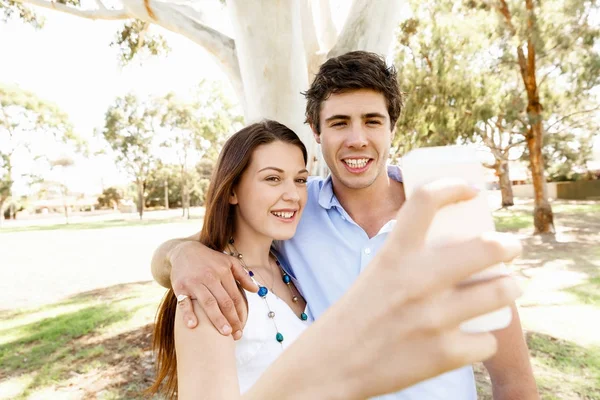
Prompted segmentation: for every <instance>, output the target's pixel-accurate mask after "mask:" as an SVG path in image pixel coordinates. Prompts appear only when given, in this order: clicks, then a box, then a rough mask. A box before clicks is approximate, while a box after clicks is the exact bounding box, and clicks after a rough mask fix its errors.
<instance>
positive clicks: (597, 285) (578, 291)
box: [566, 277, 600, 307]
mask: <svg viewBox="0 0 600 400" xmlns="http://www.w3.org/2000/svg"><path fill="white" fill-rule="evenodd" d="M566 291H567V292H569V293H571V294H574V295H575V296H577V298H578V299H579V301H580V302H581V303H583V304H591V305H594V306H598V307H600V277H595V278H591V279H590V280H588V281H587V282H586V283H583V284H581V285H577V286H574V287H572V288H569V289H567V290H566Z"/></svg>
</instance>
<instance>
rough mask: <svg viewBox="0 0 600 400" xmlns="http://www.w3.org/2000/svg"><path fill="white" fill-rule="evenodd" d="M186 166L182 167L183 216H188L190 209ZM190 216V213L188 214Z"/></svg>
mask: <svg viewBox="0 0 600 400" xmlns="http://www.w3.org/2000/svg"><path fill="white" fill-rule="evenodd" d="M185 178H186V177H185V167H183V166H182V167H181V212H182V214H181V216H182V217H183V218H185V217H186V211H188V212H189V210H188V207H189V205H188V198H187V179H185ZM188 218H189V215H188Z"/></svg>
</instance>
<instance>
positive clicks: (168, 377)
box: [147, 120, 307, 399]
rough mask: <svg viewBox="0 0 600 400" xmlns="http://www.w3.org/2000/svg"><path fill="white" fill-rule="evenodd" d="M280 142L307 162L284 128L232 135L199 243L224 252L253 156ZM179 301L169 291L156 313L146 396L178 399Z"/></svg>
mask: <svg viewBox="0 0 600 400" xmlns="http://www.w3.org/2000/svg"><path fill="white" fill-rule="evenodd" d="M275 141H281V142H285V143H290V144H293V145H295V146H298V148H300V150H302V155H303V156H304V163H305V164H306V162H307V153H306V148H305V147H304V145H303V144H302V141H301V140H300V139H299V138H298V136H297V135H296V134H295V133H294V132H293V131H292V130H291V129H289V128H287V127H286V126H285V125H282V124H280V123H279V122H276V121H270V120H265V121H262V122H258V123H255V124H252V125H249V126H247V127H245V128H243V129H242V130H240V131H238V132H236V133H235V134H233V135H232V136H231V137H230V138H229V139H228V140H227V142H226V143H225V145H224V146H223V150H221V154H220V155H219V160H218V161H217V165H216V166H215V170H214V172H213V175H212V179H211V181H210V186H209V187H208V193H207V195H206V212H205V214H204V224H203V225H202V230H201V231H200V242H201V243H202V244H203V245H205V246H207V247H209V248H211V249H213V250H218V251H221V250H223V249H224V248H225V247H226V246H227V242H228V240H229V238H230V237H232V236H233V232H234V229H235V226H234V215H235V214H234V212H233V206H232V205H231V204H229V196H230V195H231V194H232V193H233V189H234V187H235V185H236V184H237V183H238V182H239V180H240V178H241V176H242V174H243V172H244V171H245V170H246V168H247V167H248V164H249V163H250V159H251V157H252V153H253V152H254V150H255V149H256V148H257V147H258V146H260V145H263V144H269V143H272V142H275ZM176 309H177V299H176V297H175V294H174V293H173V289H169V290H168V291H167V293H166V295H165V297H164V298H163V300H162V302H161V304H160V306H159V308H158V311H157V313H156V325H155V327H154V339H153V342H152V347H153V350H154V353H155V354H156V364H157V373H156V381H155V382H154V384H153V385H152V386H151V387H150V388H149V389H148V390H147V394H150V395H151V394H156V393H158V392H162V393H163V394H164V395H166V396H167V398H170V399H172V398H175V397H176V391H177V358H176V354H175V332H174V326H175V311H176Z"/></svg>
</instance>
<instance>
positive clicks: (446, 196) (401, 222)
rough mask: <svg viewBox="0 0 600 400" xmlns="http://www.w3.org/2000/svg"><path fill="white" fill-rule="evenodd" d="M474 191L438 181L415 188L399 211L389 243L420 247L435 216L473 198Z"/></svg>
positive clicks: (454, 181)
mask: <svg viewBox="0 0 600 400" xmlns="http://www.w3.org/2000/svg"><path fill="white" fill-rule="evenodd" d="M478 192H479V191H478V189H476V188H474V187H472V186H469V185H468V184H467V183H466V181H463V180H460V179H440V180H437V181H434V182H431V183H428V184H426V185H423V186H421V187H420V188H418V189H417V190H416V191H415V192H414V194H413V195H412V196H411V198H410V199H408V200H407V201H406V203H405V204H404V205H403V206H402V207H401V208H400V211H399V212H398V216H397V223H396V228H395V229H394V230H393V231H392V234H391V235H390V236H391V237H392V238H391V240H389V241H390V242H393V243H402V244H403V246H407V247H408V248H410V247H412V246H421V244H422V243H423V242H424V241H425V236H426V235H427V231H428V230H429V226H430V225H431V221H432V220H433V217H435V214H436V213H437V212H438V211H439V210H440V209H441V208H443V207H445V206H447V205H450V204H454V203H458V202H460V201H466V200H470V199H472V198H474V197H475V196H476V195H477V193H478Z"/></svg>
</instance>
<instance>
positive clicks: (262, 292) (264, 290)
mask: <svg viewBox="0 0 600 400" xmlns="http://www.w3.org/2000/svg"><path fill="white" fill-rule="evenodd" d="M267 293H269V289H267V288H266V287H264V286H261V287H260V288H258V295H259V296H260V297H265V296H266V295H267Z"/></svg>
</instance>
